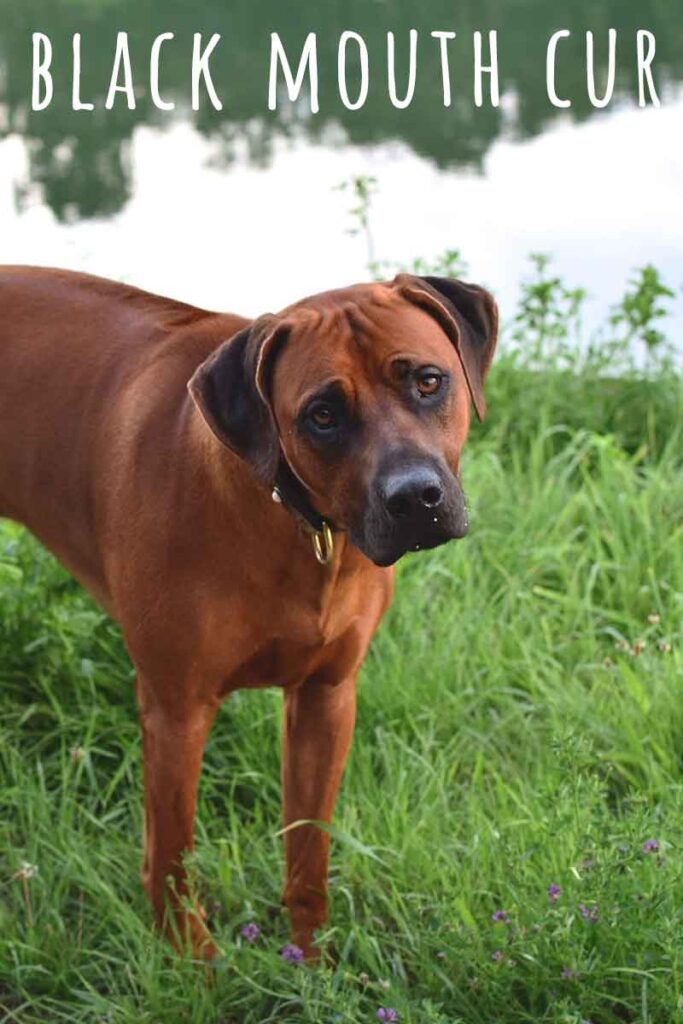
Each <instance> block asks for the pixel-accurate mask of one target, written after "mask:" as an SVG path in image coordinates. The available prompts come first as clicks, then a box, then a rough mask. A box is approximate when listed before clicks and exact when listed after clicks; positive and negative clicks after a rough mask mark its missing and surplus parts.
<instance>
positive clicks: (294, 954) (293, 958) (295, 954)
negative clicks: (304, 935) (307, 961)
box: [280, 942, 304, 964]
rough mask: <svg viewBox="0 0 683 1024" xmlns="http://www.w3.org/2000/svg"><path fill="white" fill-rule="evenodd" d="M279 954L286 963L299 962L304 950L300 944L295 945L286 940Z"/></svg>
mask: <svg viewBox="0 0 683 1024" xmlns="http://www.w3.org/2000/svg"><path fill="white" fill-rule="evenodd" d="M280 956H281V957H282V959H283V960H285V961H286V962H287V963H288V964H300V963H301V961H302V960H303V958H304V951H303V949H301V947H300V946H295V945H294V943H293V942H288V943H287V945H286V946H285V947H284V949H283V950H282V951H281V953H280Z"/></svg>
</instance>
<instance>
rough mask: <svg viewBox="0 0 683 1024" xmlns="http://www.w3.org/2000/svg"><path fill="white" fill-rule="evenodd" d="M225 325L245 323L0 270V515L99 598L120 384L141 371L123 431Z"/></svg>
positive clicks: (66, 277) (159, 405)
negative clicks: (138, 403)
mask: <svg viewBox="0 0 683 1024" xmlns="http://www.w3.org/2000/svg"><path fill="white" fill-rule="evenodd" d="M223 320H225V321H227V323H226V325H225V326H224V327H223V330H222V331H221V329H220V328H221V326H222V325H221V321H223ZM233 320H234V321H235V322H236V324H237V325H239V326H241V324H242V323H243V322H244V321H242V320H241V319H240V318H231V317H220V316H218V315H216V314H210V313H207V312H205V311H203V310H199V309H196V308H195V307H193V306H189V305H186V304H184V303H180V302H175V301H173V300H170V299H164V298H161V297H159V296H156V295H152V294H150V293H148V292H144V291H141V290H139V289H136V288H132V287H129V286H127V285H122V284H118V283H116V282H113V281H107V280H104V279H102V278H97V277H93V276H90V275H87V274H79V273H72V272H69V271H63V270H47V269H43V268H38V267H2V268H0V516H7V517H10V518H14V519H16V520H18V521H19V522H22V523H24V524H25V525H26V526H28V527H29V528H30V529H31V530H32V532H33V533H35V534H36V535H37V536H38V537H39V538H40V539H41V540H42V541H43V543H45V544H46V545H47V546H48V547H49V548H50V549H51V550H52V551H53V552H54V553H55V554H56V555H57V556H58V557H59V558H60V560H61V561H62V562H64V563H65V564H66V565H67V567H68V568H69V569H70V570H71V571H72V572H73V573H74V575H76V576H77V577H78V578H79V579H80V580H81V581H82V582H84V583H85V584H86V586H88V587H89V589H90V590H91V591H93V592H96V593H97V596H99V597H100V598H101V599H103V600H106V595H105V594H104V590H103V582H102V580H101V566H100V558H99V555H98V552H97V551H96V550H95V547H94V539H93V538H94V534H95V532H96V531H95V520H96V517H97V516H98V514H99V510H98V502H99V504H100V506H101V504H102V502H103V500H107V491H108V484H109V481H111V486H112V487H113V486H115V480H114V476H115V475H114V474H112V472H111V461H112V459H115V457H116V450H117V440H118V436H119V433H120V430H121V423H122V410H123V404H122V403H124V402H125V401H126V394H127V392H128V390H129V386H134V385H135V382H136V380H138V379H139V378H140V377H141V376H142V375H145V376H147V374H148V373H149V375H150V376H149V378H148V379H150V380H151V384H152V386H151V387H147V388H145V389H138V390H142V391H143V393H144V395H145V406H146V407H145V408H139V407H136V409H135V411H134V416H133V418H132V419H133V420H134V421H136V422H131V416H130V415H128V411H127V410H126V419H125V422H126V425H127V427H128V426H129V427H130V429H131V430H135V429H136V423H140V422H141V421H142V418H143V417H144V416H145V415H155V416H158V417H161V418H163V415H164V408H166V409H167V410H168V408H169V407H170V404H171V403H172V402H173V401H174V399H175V398H178V400H181V399H182V398H183V397H184V389H185V384H186V382H187V380H188V379H189V377H190V376H191V375H192V370H193V368H194V366H195V365H197V364H198V363H199V362H200V361H201V360H202V359H203V358H204V357H205V355H206V354H207V352H208V351H210V349H211V347H212V345H214V344H216V343H217V342H218V341H219V340H220V339H221V337H222V336H224V335H225V334H226V333H227V334H228V335H229V334H230V333H232V330H233V329H234V327H233ZM216 321H217V323H216ZM207 327H208V330H207ZM176 404H177V402H176ZM117 413H118V415H117ZM113 431H116V432H118V433H115V434H114V436H112V432H113ZM128 441H129V442H130V437H128ZM103 479H104V486H103Z"/></svg>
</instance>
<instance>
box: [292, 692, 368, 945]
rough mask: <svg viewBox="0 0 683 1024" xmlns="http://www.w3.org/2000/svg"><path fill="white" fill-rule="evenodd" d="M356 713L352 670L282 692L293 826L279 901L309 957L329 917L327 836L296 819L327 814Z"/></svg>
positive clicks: (317, 818) (327, 817)
mask: <svg viewBox="0 0 683 1024" xmlns="http://www.w3.org/2000/svg"><path fill="white" fill-rule="evenodd" d="M355 717H356V678H355V673H354V674H353V675H351V676H349V677H348V678H346V679H345V680H344V681H343V682H341V683H338V684H335V685H332V684H330V683H326V682H321V681H320V680H317V679H316V678H315V677H313V678H311V679H309V680H307V681H306V682H305V683H303V684H302V685H301V686H299V687H298V688H296V689H292V690H289V691H286V692H285V705H284V727H283V750H282V797H283V811H284V822H285V827H287V826H291V825H293V826H294V827H293V828H288V830H287V831H286V832H285V853H286V861H287V866H286V882H285V889H284V895H283V901H284V903H285V904H286V906H287V907H288V909H289V912H290V917H291V922H292V941H293V942H294V943H295V944H296V945H298V946H299V947H300V948H301V949H303V951H304V954H305V955H306V957H307V958H315V957H316V956H317V955H318V950H317V949H316V947H315V945H314V944H313V933H314V931H315V929H316V928H319V927H320V925H322V924H323V923H324V921H325V920H326V918H327V861H328V850H329V844H330V837H329V835H328V833H327V832H325V831H323V830H322V829H320V828H317V827H316V826H315V825H296V822H298V821H306V820H307V821H311V820H314V821H324V822H329V821H330V820H331V817H332V811H333V808H334V802H335V798H336V796H337V790H338V789H339V783H340V782H341V777H342V772H343V770H344V762H345V760H346V755H347V753H348V750H349V746H350V743H351V737H352V734H353V726H354V721H355Z"/></svg>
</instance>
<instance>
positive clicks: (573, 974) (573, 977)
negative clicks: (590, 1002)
mask: <svg viewBox="0 0 683 1024" xmlns="http://www.w3.org/2000/svg"><path fill="white" fill-rule="evenodd" d="M562 977H563V978H566V979H567V981H578V980H579V978H580V977H581V975H580V974H579V972H578V971H573V970H572V969H571V967H563V968H562Z"/></svg>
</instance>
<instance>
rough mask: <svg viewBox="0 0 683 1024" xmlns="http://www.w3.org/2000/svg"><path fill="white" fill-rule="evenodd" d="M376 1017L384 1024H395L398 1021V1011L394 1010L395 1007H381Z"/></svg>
mask: <svg viewBox="0 0 683 1024" xmlns="http://www.w3.org/2000/svg"><path fill="white" fill-rule="evenodd" d="M375 1016H376V1017H377V1020H380V1021H382V1022H383V1024H395V1021H397V1020H398V1010H394V1008H393V1006H380V1008H379V1010H378V1011H377V1013H376V1014H375Z"/></svg>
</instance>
